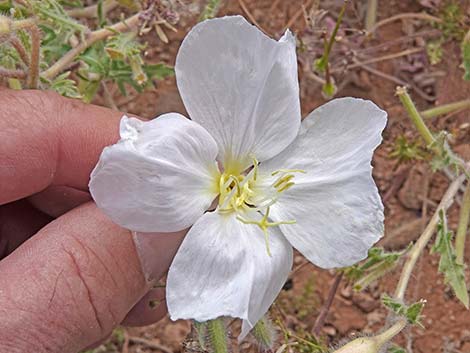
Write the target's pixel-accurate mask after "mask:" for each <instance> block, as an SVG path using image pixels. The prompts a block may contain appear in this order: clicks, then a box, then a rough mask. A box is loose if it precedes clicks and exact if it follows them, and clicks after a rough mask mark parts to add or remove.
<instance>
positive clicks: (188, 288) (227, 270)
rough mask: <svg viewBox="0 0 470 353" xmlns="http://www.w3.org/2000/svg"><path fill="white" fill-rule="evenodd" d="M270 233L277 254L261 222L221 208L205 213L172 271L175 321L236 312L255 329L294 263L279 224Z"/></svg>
mask: <svg viewBox="0 0 470 353" xmlns="http://www.w3.org/2000/svg"><path fill="white" fill-rule="evenodd" d="M269 234H270V236H269V245H270V250H271V254H272V256H271V257H270V256H269V255H268V253H267V250H266V245H265V240H264V234H263V232H262V231H261V229H260V228H259V227H258V226H257V225H247V224H244V223H241V222H240V221H238V220H237V219H236V218H235V216H234V215H221V214H219V213H218V212H217V211H215V212H211V213H206V214H205V215H204V216H203V217H201V218H200V219H199V220H198V221H197V222H196V224H194V226H193V227H192V228H191V230H190V231H189V233H188V234H187V235H186V238H185V239H184V241H183V244H182V245H181V247H180V249H179V250H178V253H177V254H176V257H175V258H174V260H173V263H172V264H171V267H170V271H169V273H168V280H167V287H166V288H167V293H166V300H167V304H168V311H169V313H170V316H171V318H172V320H177V319H194V320H197V321H200V322H203V321H207V320H211V319H214V318H217V317H220V316H231V317H236V318H241V319H243V320H246V321H247V325H248V327H249V329H251V328H252V327H253V325H254V324H256V322H257V321H258V320H259V319H260V318H261V317H262V316H263V315H264V314H265V313H266V311H267V310H268V308H269V306H270V305H271V304H272V302H273V301H274V299H275V298H276V296H277V295H278V293H279V291H280V290H281V288H282V286H283V285H284V283H285V281H286V279H287V276H288V274H289V272H290V270H291V268H292V252H293V251H292V246H291V245H290V244H289V243H288V242H287V240H286V239H285V238H284V237H283V235H282V233H281V232H280V231H279V229H277V228H274V227H271V228H269ZM246 333H247V330H245V332H244V334H246Z"/></svg>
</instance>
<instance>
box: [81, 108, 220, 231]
mask: <svg viewBox="0 0 470 353" xmlns="http://www.w3.org/2000/svg"><path fill="white" fill-rule="evenodd" d="M120 134H121V140H120V141H119V142H118V143H117V144H115V145H112V146H110V147H107V148H105V149H104V151H103V153H102V154H101V157H100V160H99V163H98V165H97V166H96V167H95V169H94V170H93V172H92V174H91V180H90V192H91V194H92V196H93V199H94V200H95V202H96V204H97V205H98V207H100V208H101V209H102V210H103V211H104V212H105V213H106V214H107V215H108V216H109V217H110V218H111V219H112V220H113V221H114V222H115V223H117V224H119V225H120V226H122V227H125V228H128V229H131V230H134V231H139V232H155V231H158V232H174V231H177V230H181V229H184V228H187V227H189V226H190V225H192V224H193V223H194V222H195V221H196V220H197V219H198V218H199V217H200V216H202V214H203V213H204V212H205V211H206V210H207V208H208V207H209V206H210V204H211V202H212V200H213V199H214V198H215V197H216V190H215V187H214V186H215V179H214V178H215V176H216V174H217V173H218V172H217V168H216V162H215V158H216V156H217V145H216V143H215V141H214V139H213V138H212V137H211V136H210V134H209V133H208V132H207V131H206V130H205V129H204V128H203V127H201V126H200V125H198V124H197V123H195V122H192V121H191V120H188V119H186V118H185V117H184V116H182V115H180V114H177V113H170V114H164V115H162V116H160V117H158V118H156V119H154V120H151V121H148V122H143V121H140V120H138V119H134V118H127V117H123V118H122V120H121V129H120Z"/></svg>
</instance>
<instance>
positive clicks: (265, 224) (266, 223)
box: [237, 207, 296, 256]
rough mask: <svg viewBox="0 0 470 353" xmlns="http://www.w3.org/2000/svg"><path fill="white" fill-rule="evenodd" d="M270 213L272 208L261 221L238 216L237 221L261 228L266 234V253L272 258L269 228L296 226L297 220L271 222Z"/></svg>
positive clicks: (268, 209) (267, 210)
mask: <svg viewBox="0 0 470 353" xmlns="http://www.w3.org/2000/svg"><path fill="white" fill-rule="evenodd" d="M269 211H270V208H269V207H268V208H266V212H265V214H264V215H263V218H261V220H259V221H256V220H252V219H246V218H243V217H241V216H237V219H238V220H239V221H240V222H242V223H244V224H255V225H257V226H258V227H260V229H261V230H262V231H263V234H264V241H265V243H266V251H267V252H268V255H269V256H272V255H271V249H270V247H269V233H268V228H269V227H276V226H279V225H281V224H294V223H296V221H295V220H289V221H279V222H270V221H269Z"/></svg>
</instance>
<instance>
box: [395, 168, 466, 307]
mask: <svg viewBox="0 0 470 353" xmlns="http://www.w3.org/2000/svg"><path fill="white" fill-rule="evenodd" d="M464 180H465V175H464V174H462V175H460V176H459V177H458V178H457V179H455V180H454V181H453V182H452V183H451V184H450V185H449V188H448V189H447V191H446V192H445V194H444V196H443V197H442V200H441V202H440V203H439V206H438V207H437V209H436V211H435V212H434V215H433V216H432V218H431V220H430V221H429V223H428V225H427V226H426V228H425V229H424V231H423V233H422V234H421V235H420V236H419V238H418V240H417V241H416V243H415V244H414V245H413V247H412V248H411V250H410V251H409V253H408V255H407V260H406V262H405V265H404V266H403V270H402V272H401V275H400V279H399V281H398V285H397V288H396V290H395V295H394V297H395V299H397V300H401V301H403V299H404V297H405V291H406V288H407V287H408V282H409V281H410V278H411V273H412V272H413V268H414V267H415V265H416V262H417V261H418V258H419V256H420V255H421V253H422V252H423V250H424V248H425V247H426V245H427V244H428V242H429V240H431V237H432V236H433V234H434V231H435V229H436V226H437V224H438V222H439V212H440V211H441V210H442V211H444V212H445V211H446V210H447V209H448V208H449V207H450V206H451V205H452V203H453V202H454V197H455V195H456V194H457V192H458V191H459V188H460V185H462V183H463V182H464Z"/></svg>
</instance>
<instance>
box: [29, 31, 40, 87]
mask: <svg viewBox="0 0 470 353" xmlns="http://www.w3.org/2000/svg"><path fill="white" fill-rule="evenodd" d="M29 33H30V34H31V59H30V64H29V75H28V82H27V83H28V87H29V88H33V89H34V88H38V83H39V60H40V57H39V54H40V50H41V31H40V30H39V27H38V26H36V24H34V26H31V27H30V29H29Z"/></svg>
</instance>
